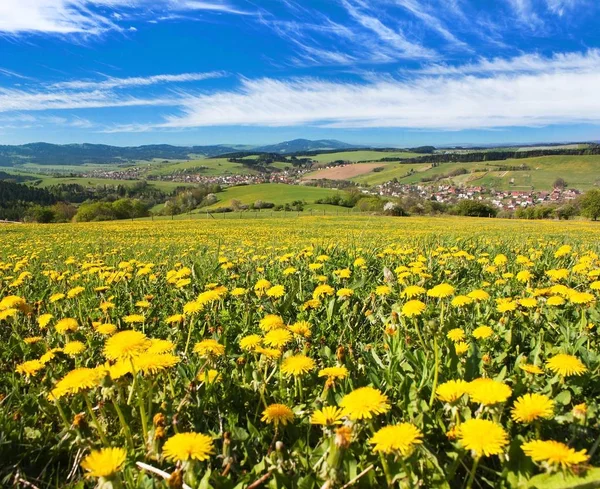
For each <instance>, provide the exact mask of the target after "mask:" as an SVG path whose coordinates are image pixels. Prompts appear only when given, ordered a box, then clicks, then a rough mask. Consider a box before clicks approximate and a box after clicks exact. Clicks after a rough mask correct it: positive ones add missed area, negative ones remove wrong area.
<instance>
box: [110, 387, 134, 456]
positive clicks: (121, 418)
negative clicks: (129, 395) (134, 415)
mask: <svg viewBox="0 0 600 489" xmlns="http://www.w3.org/2000/svg"><path fill="white" fill-rule="evenodd" d="M112 403H113V406H114V407H115V411H116V413H117V417H118V418H119V422H120V423H121V427H122V428H123V432H124V433H125V439H126V440H127V446H128V447H129V449H130V450H132V451H133V448H134V447H133V438H132V436H131V431H130V430H129V426H128V425H127V422H126V421H125V416H123V411H122V410H121V408H120V407H119V403H118V402H117V400H116V399H115V398H114V396H113V398H112Z"/></svg>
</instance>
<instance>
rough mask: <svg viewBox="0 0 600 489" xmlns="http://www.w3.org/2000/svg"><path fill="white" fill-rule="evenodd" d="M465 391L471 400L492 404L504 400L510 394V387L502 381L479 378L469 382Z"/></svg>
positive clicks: (487, 404)
mask: <svg viewBox="0 0 600 489" xmlns="http://www.w3.org/2000/svg"><path fill="white" fill-rule="evenodd" d="M467 392H468V394H469V398H470V400H471V401H472V402H477V403H480V404H483V405H484V406H492V405H494V404H498V403H501V402H505V401H506V400H507V399H508V398H509V397H510V395H511V394H512V389H511V388H510V387H509V386H508V385H506V384H504V383H503V382H498V381H496V380H493V379H488V378H479V379H475V380H473V381H471V382H469V387H468V389H467Z"/></svg>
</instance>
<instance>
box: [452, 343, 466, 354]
mask: <svg viewBox="0 0 600 489" xmlns="http://www.w3.org/2000/svg"><path fill="white" fill-rule="evenodd" d="M468 350H469V344H468V343H465V342H464V341H458V342H457V343H454V351H455V352H456V354H457V355H463V354H465V353H467V351H468Z"/></svg>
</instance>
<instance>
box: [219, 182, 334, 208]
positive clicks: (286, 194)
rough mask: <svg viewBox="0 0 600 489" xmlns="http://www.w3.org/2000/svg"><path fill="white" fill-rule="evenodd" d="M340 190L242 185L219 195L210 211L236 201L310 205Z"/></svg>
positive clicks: (273, 184) (296, 186)
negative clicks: (297, 202) (303, 203)
mask: <svg viewBox="0 0 600 489" xmlns="http://www.w3.org/2000/svg"><path fill="white" fill-rule="evenodd" d="M337 192H338V190H331V189H327V188H317V187H308V186H303V185H285V184H283V183H261V184H258V185H241V186H239V187H229V188H228V189H226V190H225V191H224V192H220V193H218V194H217V197H218V198H219V201H218V202H217V203H216V204H213V205H212V206H210V207H209V209H215V208H218V207H228V206H230V205H231V201H232V200H234V199H236V200H239V201H240V202H241V203H242V204H252V203H254V202H256V201H257V200H262V201H263V202H272V203H273V204H286V203H291V202H293V201H294V200H305V201H306V202H307V203H308V204H312V203H314V201H315V200H317V199H322V198H325V197H328V196H330V195H336V194H337Z"/></svg>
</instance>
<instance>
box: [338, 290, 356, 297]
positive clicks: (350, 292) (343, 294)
mask: <svg viewBox="0 0 600 489" xmlns="http://www.w3.org/2000/svg"><path fill="white" fill-rule="evenodd" d="M336 295H337V296H338V297H339V298H341V299H347V298H348V297H351V296H353V295H354V291H353V290H352V289H348V288H345V289H340V290H338V291H337V292H336Z"/></svg>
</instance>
